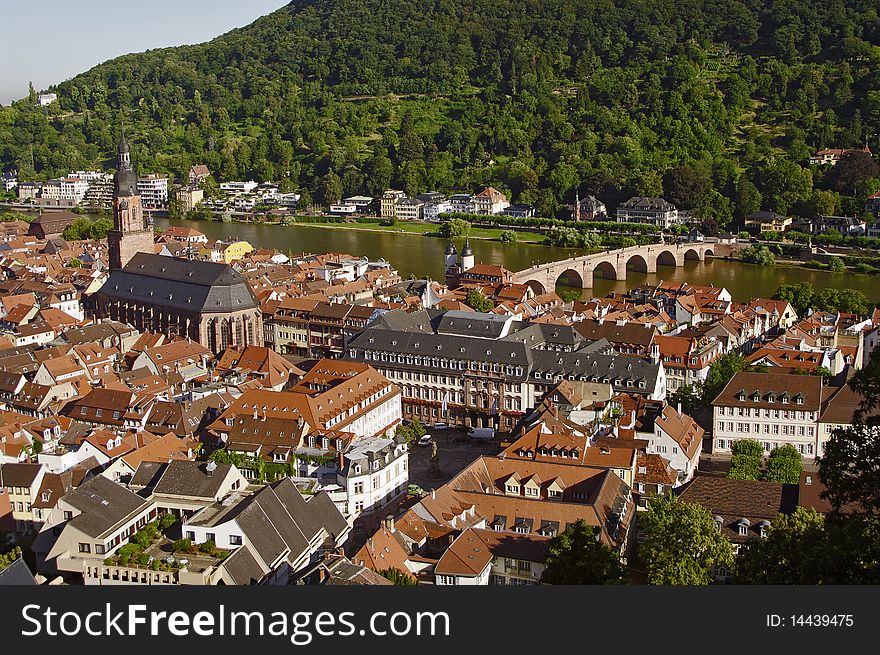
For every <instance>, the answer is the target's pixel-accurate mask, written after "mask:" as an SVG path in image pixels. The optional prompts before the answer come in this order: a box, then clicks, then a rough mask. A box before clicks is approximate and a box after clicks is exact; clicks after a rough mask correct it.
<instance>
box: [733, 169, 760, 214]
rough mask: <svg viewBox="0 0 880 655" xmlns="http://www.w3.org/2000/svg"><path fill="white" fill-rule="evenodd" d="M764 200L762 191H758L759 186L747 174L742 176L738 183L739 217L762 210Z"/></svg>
mask: <svg viewBox="0 0 880 655" xmlns="http://www.w3.org/2000/svg"><path fill="white" fill-rule="evenodd" d="M762 201H763V198H762V196H761V192H760V191H758V187H756V186H755V185H754V184H753V183H752V182H751V180H749V179H748V178H747V177H746V176H745V175H743V176H741V177H740V178H739V181H738V182H737V183H736V208H737V211H738V213H739V218H740V219H742V218H745V217H746V216H748V215H749V214H752V213H754V212H756V211H758V210H760V209H761V202H762Z"/></svg>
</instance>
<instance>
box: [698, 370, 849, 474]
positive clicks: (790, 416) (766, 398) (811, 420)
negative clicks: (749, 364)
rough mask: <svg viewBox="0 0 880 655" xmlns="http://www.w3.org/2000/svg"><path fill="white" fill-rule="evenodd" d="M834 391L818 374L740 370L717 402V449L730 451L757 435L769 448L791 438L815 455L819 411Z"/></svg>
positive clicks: (806, 455)
mask: <svg viewBox="0 0 880 655" xmlns="http://www.w3.org/2000/svg"><path fill="white" fill-rule="evenodd" d="M833 391H834V388H833V387H825V386H823V384H822V378H821V377H820V376H817V375H787V374H778V373H747V372H741V373H737V374H736V375H734V376H733V378H732V379H731V380H730V382H728V383H727V386H725V387H724V389H723V390H722V391H721V393H720V394H718V397H717V398H716V399H715V400H714V402H713V403H712V407H713V408H714V412H713V413H714V417H713V418H714V430H713V432H714V434H713V439H714V443H713V448H712V450H713V452H715V453H719V452H720V453H729V452H731V451H732V448H733V444H734V443H735V442H737V441H739V440H740V439H753V440H755V441H758V442H760V443H761V444H762V445H763V447H764V451H765V452H767V453H769V452H770V451H771V450H773V449H774V448H777V447H779V446H782V445H785V444H791V445H793V446H794V447H795V448H797V450H798V452H799V453H801V455H803V456H804V458H805V459H814V458H815V457H816V455H817V454H819V452H818V451H819V447H818V444H819V441H818V439H819V429H818V425H819V414H820V412H821V410H822V406H823V403H824V402H825V401H826V400H828V398H829V397H830V396H831V394H832V392H833Z"/></svg>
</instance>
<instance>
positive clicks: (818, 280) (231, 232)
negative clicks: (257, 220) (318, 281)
mask: <svg viewBox="0 0 880 655" xmlns="http://www.w3.org/2000/svg"><path fill="white" fill-rule="evenodd" d="M155 224H156V227H158V228H165V227H167V226H169V225H183V226H188V227H193V228H195V229H197V230H199V231H201V232H203V233H204V234H205V235H206V236H207V237H208V238H210V239H224V240H229V239H242V240H245V241H248V242H250V243H251V244H253V245H254V246H255V247H263V248H275V249H276V250H280V251H282V252H284V253H288V254H289V253H292V254H294V255H296V254H300V253H303V252H305V253H325V252H344V253H348V254H351V255H366V256H367V257H370V258H371V259H378V258H384V259H386V260H387V261H389V262H391V263H392V264H393V265H394V266H395V267H396V268H397V270H398V271H399V272H400V274H401V276H403V277H408V276H409V275H415V276H416V277H424V276H426V275H427V276H430V277H431V278H432V279H435V280H442V279H443V274H444V251H445V250H446V241H445V240H443V239H439V238H435V237H425V236H421V235H409V234H395V233H389V232H368V231H364V230H356V229H355V230H352V229H331V228H326V227H310V226H304V225H293V226H289V227H282V226H280V225H260V224H249V223H221V222H219V221H183V220H175V221H172V220H170V219H162V218H157V219H156V221H155ZM471 245H472V246H473V249H474V254H475V256H476V260H477V262H483V263H487V264H500V265H502V266H504V267H505V268H507V269H509V270H511V271H519V270H523V269H526V268H528V267H530V266H532V265H533V264H536V263H546V262H551V261H557V260H560V259H567V258H569V257H572V256H574V255H576V254H578V250H576V249H571V248H553V247H550V246H542V245H537V244H529V243H514V244H509V243H501V242H498V241H486V240H479V239H477V240H473V241H471ZM457 246H458V249H459V251H461V247H462V243H461V241H460V240H459V241H458V243H457ZM661 280H665V281H667V282H670V281H671V282H690V283H692V284H702V285H710V284H714V285H715V286H723V287H726V288H727V289H728V290H729V291H730V293H731V294H732V295H733V297H734V298H735V299H736V300H741V301H745V300H749V299H750V298H754V297H766V298H769V297H770V296H772V295H773V293H774V292H775V291H776V288H777V287H778V286H779V285H780V284H784V283H789V284H793V283H797V282H808V283H810V284H811V285H813V287H815V288H817V289H821V288H824V287H835V288H852V289H858V290H860V291H863V292H864V293H865V294H866V295H867V296H868V297H869V298H870V299H871V300H873V301H875V302H876V301H878V300H880V278H878V277H877V276H871V275H856V274H853V273H850V272H847V273H830V272H827V271H817V270H813V269H808V268H799V267H771V268H766V267H760V266H753V265H749V264H740V263H738V262H731V261H725V260H720V259H719V260H712V259H709V260H707V261H705V262H695V261H689V262H687V263H686V264H685V266H684V267H683V268H676V267H671V266H659V267H658V268H657V273H656V274H654V273H651V274H648V273H639V272H636V271H630V272H629V273H628V275H627V279H626V280H625V281H624V280H619V281H618V280H605V279H599V278H597V279H596V280H595V281H594V285H593V289H592V290H585V292H584V298H585V299H587V298H589V297H590V296H604V295H606V294H608V293H610V292H612V291H618V292H622V291H626V290H627V289H628V288H632V287H634V286H637V285H639V284H642V283H645V282H647V283H650V284H656V283H657V282H659V281H661Z"/></svg>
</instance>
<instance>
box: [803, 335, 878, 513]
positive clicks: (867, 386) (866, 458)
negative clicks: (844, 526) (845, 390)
mask: <svg viewBox="0 0 880 655" xmlns="http://www.w3.org/2000/svg"><path fill="white" fill-rule="evenodd" d="M848 384H849V387H850V389H851V390H852V391H854V392H855V393H856V394H858V395H859V396H860V397H861V400H860V402H859V405H858V407H857V408H856V411H855V413H854V415H853V421H852V424H851V425H850V426H849V427H846V428H840V429H837V430H835V431H834V432H832V433H831V438H830V439H829V440H828V441H827V442H826V443H825V446H824V453H823V454H822V456H821V457H820V458H819V461H818V467H819V478H820V479H821V480H822V484H824V485H825V492H824V494H823V496H824V497H825V498H826V499H827V500H828V502H830V503H831V506H832V508H833V509H834V511H835V512H838V513H854V512H861V513H863V514H869V515H876V514H877V513H878V512H880V483H878V480H880V429H878V426H880V412H878V407H880V355H878V354H877V351H875V352H874V354H873V355H872V356H871V359H870V361H869V362H868V364H867V366H865V367H864V368H862V369H861V370H859V371H857V372H856V373H855V374H854V375H853V376H852V377H851V378H850V380H849V383H848Z"/></svg>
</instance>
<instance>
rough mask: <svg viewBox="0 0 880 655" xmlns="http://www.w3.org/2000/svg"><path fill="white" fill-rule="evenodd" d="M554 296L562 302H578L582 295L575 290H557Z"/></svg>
mask: <svg viewBox="0 0 880 655" xmlns="http://www.w3.org/2000/svg"><path fill="white" fill-rule="evenodd" d="M556 295H557V296H559V297H560V298H562V302H574V301H575V300H580V299H581V296H582V295H583V294H582V293H581V292H580V291H579V290H577V289H557V290H556Z"/></svg>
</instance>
